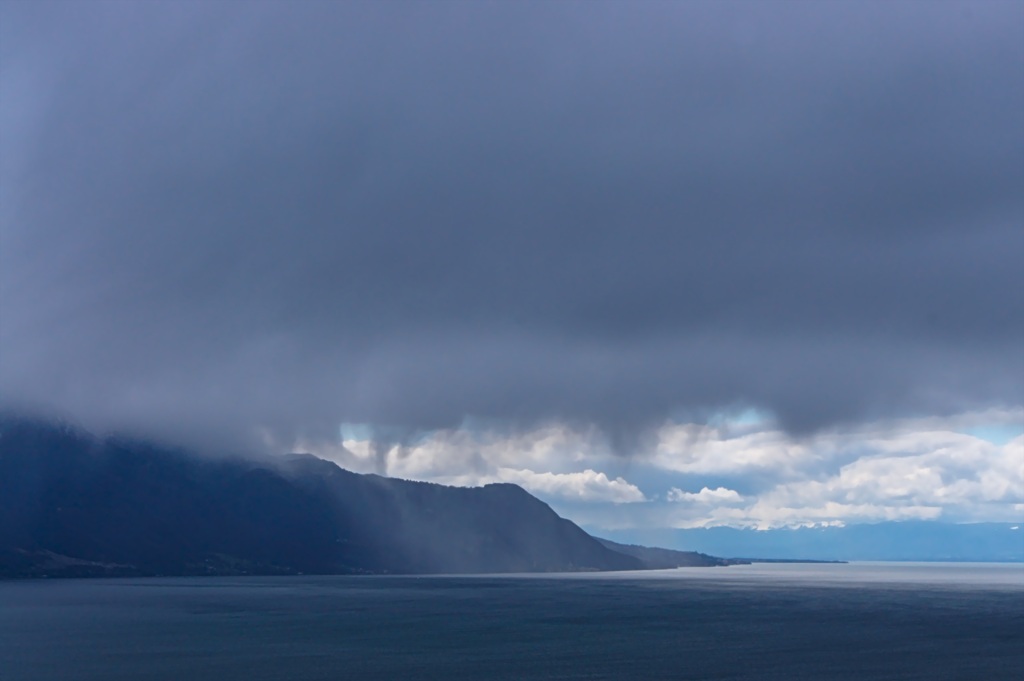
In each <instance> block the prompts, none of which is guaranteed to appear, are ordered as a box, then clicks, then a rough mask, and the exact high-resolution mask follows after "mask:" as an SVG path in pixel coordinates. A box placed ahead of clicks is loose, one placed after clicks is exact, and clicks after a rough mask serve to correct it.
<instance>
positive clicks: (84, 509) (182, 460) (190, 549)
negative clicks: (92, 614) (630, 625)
mask: <svg viewBox="0 0 1024 681" xmlns="http://www.w3.org/2000/svg"><path fill="white" fill-rule="evenodd" d="M736 562H746V561H735V560H728V559H721V558H715V557H713V556H709V555H706V554H702V553H696V552H688V551H670V550H667V549H652V548H648V547H640V546H627V545H623V544H616V543H614V542H610V541H606V540H599V539H596V538H595V537H592V536H590V535H589V534H587V533H586V532H585V531H583V530H582V529H581V528H579V527H578V526H577V525H575V524H574V523H572V522H571V521H569V520H566V519H565V518H561V517H559V516H558V515H557V514H556V513H555V512H554V511H553V510H552V509H551V508H550V507H549V506H548V505H547V504H545V503H544V502H542V501H540V500H539V499H537V498H535V497H533V496H531V495H530V494H529V493H527V492H526V491H525V490H523V489H522V488H521V487H518V486H516V485H510V484H491V485H486V486H484V487H474V488H465V487H447V486H443V485H437V484H431V483H424V482H412V481H408V480H398V479H393V478H386V477H381V476H377V475H361V474H357V473H352V472H350V471H347V470H344V469H342V468H340V467H338V466H337V465H335V464H333V463H331V462H328V461H324V460H322V459H318V458H316V457H314V456H311V455H289V456H284V457H278V458H274V459H263V460H254V459H223V458H222V459H213V458H204V457H198V456H195V455H192V454H190V453H187V452H184V451H180V450H175V449H170V448H166V447H162V446H158V445H155V444H153V443H150V442H144V441H138V440H131V439H126V438H118V437H108V438H99V437H95V436H93V435H91V434H89V433H86V432H84V431H82V430H80V429H77V428H75V427H72V426H68V425H65V424H55V423H50V422H46V421H40V420H33V419H25V418H13V417H5V418H3V419H2V420H0V577H8V578H12V577H13V578H22V577H44V576H45V577H92V576H137V575H238V574H263V575H270V574H429V573H513V572H573V571H605V570H640V569H657V568H670V567H682V566H720V565H730V564H735V563H736Z"/></svg>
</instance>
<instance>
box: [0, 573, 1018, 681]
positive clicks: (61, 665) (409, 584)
mask: <svg viewBox="0 0 1024 681" xmlns="http://www.w3.org/2000/svg"><path fill="white" fill-rule="evenodd" d="M455 678H463V679H633V678H635V679H735V680H738V679H751V680H752V679H787V680H789V679H794V680H800V679H858V680H859V679H963V680H965V681H968V680H970V681H975V680H982V679H984V680H988V679H997V680H998V679H1014V680H1015V681H1016V680H1019V679H1021V678H1024V565H1019V564H1018V565H965V564H955V565H949V564H945V565H944V564H892V563H855V564H850V565H752V566H734V567H729V568H687V569H682V570H674V571H658V572H643V573H636V572H633V573H616V574H609V573H602V574H583V575H565V576H551V575H544V576H537V575H530V576H502V577H495V576H480V577H282V578H265V577H250V578H201V579H190V578H181V579H130V580H63V581H31V582H0V680H3V681H43V680H46V681H51V680H53V681H58V680H59V681H74V680H77V679H81V680H83V681H85V680H90V681H91V680H96V681H99V680H101V679H102V680H103V681H120V680H129V679H131V680H132V681H145V680H154V681H155V680H161V681H163V680H168V681H170V680H172V679H173V680H174V681H178V680H193V681H206V680H210V681H212V680H214V679H216V680H218V681H221V680H225V681H233V680H236V679H237V680H243V679H244V680H246V681H263V680H278V679H296V680H305V679H309V680H314V679H315V680H321V679H324V680H326V679H332V680H333V679H446V680H447V679H455Z"/></svg>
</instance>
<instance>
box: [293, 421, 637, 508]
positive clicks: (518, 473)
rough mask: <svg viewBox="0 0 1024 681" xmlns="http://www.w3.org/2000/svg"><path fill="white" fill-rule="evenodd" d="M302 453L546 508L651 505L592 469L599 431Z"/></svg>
mask: <svg viewBox="0 0 1024 681" xmlns="http://www.w3.org/2000/svg"><path fill="white" fill-rule="evenodd" d="M293 451H304V452H309V453H312V454H315V455H317V456H319V457H321V458H324V459H328V460H330V461H334V462H335V463H337V464H339V465H341V466H343V467H345V468H348V469H350V470H354V471H357V472H362V473H372V472H380V473H385V474H387V475H389V476H392V477H397V478H404V479H407V480H425V481H429V482H439V483H443V484H448V485H457V486H462V487H468V486H478V485H486V484H489V483H493V482H509V483H513V484H517V485H520V486H522V487H524V488H525V489H527V490H528V491H530V492H531V493H533V494H536V495H537V496H539V497H541V498H543V499H548V500H556V499H557V500H564V501H578V502H588V503H602V502H603V503H612V504H624V503H635V502H641V501H646V500H647V498H646V497H645V495H644V493H643V492H642V491H641V490H640V488H639V487H637V486H636V485H633V484H631V483H630V482H628V481H626V480H625V479H623V478H622V477H614V478H611V477H609V476H608V475H607V474H606V473H604V472H600V471H597V470H595V469H594V467H593V466H594V464H595V463H600V462H601V461H606V460H607V459H608V452H607V445H606V443H605V441H604V439H603V438H602V437H601V435H600V433H599V432H597V430H596V429H593V428H590V429H572V428H569V427H566V426H562V425H558V424H551V425H546V426H543V427H540V428H536V429H534V430H530V431H525V432H519V433H514V434H500V433H494V432H481V431H479V430H473V431H470V430H466V429H457V430H440V431H435V432H432V433H429V434H427V435H426V436H424V437H420V438H419V439H417V440H416V441H415V442H413V443H411V444H404V445H399V444H392V445H384V446H381V445H379V444H378V445H375V444H374V443H373V442H371V441H369V440H356V439H351V440H345V441H344V442H343V443H341V444H330V443H314V442H309V441H299V442H297V443H296V445H295V446H294V447H293Z"/></svg>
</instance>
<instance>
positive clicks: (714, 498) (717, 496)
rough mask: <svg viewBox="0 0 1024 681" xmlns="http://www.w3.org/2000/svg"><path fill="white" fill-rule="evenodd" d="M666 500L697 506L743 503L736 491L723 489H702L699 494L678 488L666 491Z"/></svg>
mask: <svg viewBox="0 0 1024 681" xmlns="http://www.w3.org/2000/svg"><path fill="white" fill-rule="evenodd" d="M667 499H668V500H669V501H675V502H693V503H698V504H728V503H735V502H739V501H743V497H742V496H740V493H739V492H737V491H736V490H732V489H727V488H725V487H716V488H715V489H710V488H708V487H704V488H703V489H701V491H699V492H696V493H694V492H684V491H683V490H681V489H679V488H678V487H673V488H672V489H670V490H669V491H668V495H667Z"/></svg>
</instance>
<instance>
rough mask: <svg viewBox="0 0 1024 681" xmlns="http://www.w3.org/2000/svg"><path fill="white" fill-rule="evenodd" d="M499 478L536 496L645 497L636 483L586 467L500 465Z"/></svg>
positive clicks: (626, 500) (625, 501)
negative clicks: (544, 469)
mask: <svg viewBox="0 0 1024 681" xmlns="http://www.w3.org/2000/svg"><path fill="white" fill-rule="evenodd" d="M498 479H499V480H500V481H501V482H512V483H515V484H517V485H521V486H522V487H525V488H526V489H527V490H528V491H530V492H534V493H535V494H537V495H539V496H556V497H559V498H562V499H566V500H571V501H588V502H594V501H606V502H611V503H613V504H629V503H635V502H639V501H647V498H646V497H645V496H644V493H643V492H641V491H640V488H639V487H637V486H636V485H632V484H630V483H628V482H626V481H625V480H623V479H622V478H615V479H610V478H609V477H608V476H607V475H605V474H604V473H598V472H597V471H594V470H591V469H589V468H588V469H586V470H584V471H580V472H578V473H536V472H534V471H531V470H526V469H522V470H516V469H512V468H502V469H500V470H499V471H498Z"/></svg>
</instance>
